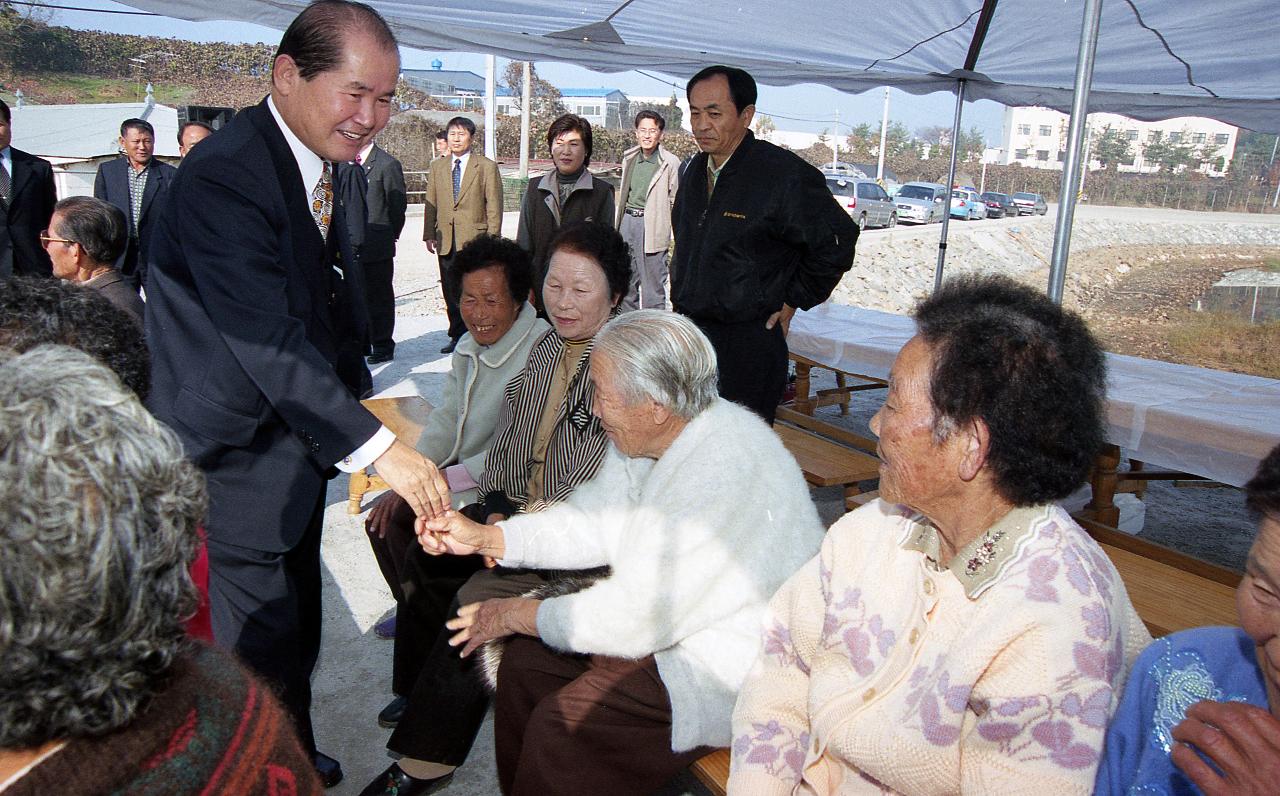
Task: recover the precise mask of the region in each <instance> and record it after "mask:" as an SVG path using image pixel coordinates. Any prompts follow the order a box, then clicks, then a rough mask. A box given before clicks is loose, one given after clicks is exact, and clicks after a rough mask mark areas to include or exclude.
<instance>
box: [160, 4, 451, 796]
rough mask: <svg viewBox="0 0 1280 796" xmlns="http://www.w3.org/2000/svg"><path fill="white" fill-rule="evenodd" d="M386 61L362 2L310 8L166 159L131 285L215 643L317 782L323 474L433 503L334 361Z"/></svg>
mask: <svg viewBox="0 0 1280 796" xmlns="http://www.w3.org/2000/svg"><path fill="white" fill-rule="evenodd" d="M399 68H400V59H399V54H398V50H397V45H396V41H395V37H394V36H393V35H392V33H391V30H390V29H389V28H388V27H387V24H386V22H385V21H384V20H383V19H382V17H381V16H380V15H378V13H377V12H376V11H374V10H373V9H372V8H370V7H368V6H366V5H363V4H359V3H352V2H348V1H347V0H321V2H317V3H313V4H311V5H310V6H308V7H307V8H306V9H305V10H304V11H303V12H302V13H301V14H300V15H299V16H298V17H297V18H296V19H295V20H294V21H293V23H292V24H291V25H290V26H289V29H288V30H287V31H286V32H285V34H284V37H283V39H282V40H281V42H280V48H279V50H278V51H277V54H276V57H275V60H274V62H273V67H272V73H271V94H270V96H269V97H268V98H267V99H266V100H264V101H263V102H262V103H261V104H259V105H257V106H254V107H251V108H247V109H245V110H244V111H242V112H241V113H240V114H239V115H238V116H237V117H236V118H235V119H234V120H233V121H232V122H231V123H230V124H229V125H227V126H226V127H224V128H223V129H222V130H220V131H219V132H218V134H217V135H215V136H212V137H210V138H209V139H208V140H206V141H203V142H201V144H200V146H198V147H196V148H195V149H194V150H193V151H192V152H190V153H189V154H188V156H187V158H186V160H184V161H183V165H182V168H181V169H180V170H179V171H178V174H177V177H176V178H175V179H174V185H173V191H172V193H171V194H170V201H169V203H168V204H167V205H166V206H165V207H164V209H163V212H162V213H161V215H160V220H159V224H158V226H157V229H156V232H155V240H154V244H153V246H154V249H153V254H152V257H151V272H150V273H149V275H148V284H147V293H148V301H147V310H146V331H147V343H148V345H149V346H150V348H151V354H152V359H153V386H152V391H151V397H150V400H149V401H148V404H149V406H150V408H151V410H152V411H153V412H154V413H155V415H156V416H157V417H158V418H160V419H161V420H162V421H164V422H165V423H166V424H168V425H169V426H170V427H171V428H172V429H173V430H174V431H175V432H176V433H177V434H178V436H179V438H181V440H182V442H183V445H184V446H185V448H186V452H187V454H188V455H189V456H190V457H191V460H192V461H193V462H194V463H195V464H196V465H197V466H198V467H200V468H201V469H202V470H204V472H205V474H206V476H207V478H208V488H209V511H208V519H207V523H206V530H207V532H208V548H209V602H210V609H211V615H212V621H213V633H214V638H215V640H216V641H217V643H218V644H219V645H221V646H224V647H227V648H230V649H233V650H234V651H235V652H236V653H237V654H238V655H239V656H240V658H241V659H242V660H244V661H245V662H246V663H247V664H248V665H249V666H250V667H251V668H252V669H253V670H254V671H256V672H257V673H258V674H260V675H262V676H263V677H264V678H265V679H267V680H268V681H270V682H272V683H273V684H274V685H275V686H276V687H277V688H278V689H279V690H280V693H281V696H282V698H283V702H284V704H285V706H286V707H287V708H288V709H289V711H290V713H291V714H292V716H293V719H294V722H295V724H296V726H297V729H298V734H299V737H300V738H301V739H302V742H303V744H304V746H305V747H306V748H307V749H308V751H310V752H311V753H312V754H313V759H314V760H315V763H316V769H317V771H318V772H319V773H320V775H321V778H322V779H323V780H324V781H325V783H326V784H328V785H332V784H336V783H337V782H338V781H339V780H340V779H341V778H342V772H341V768H340V767H339V766H338V764H337V762H336V761H335V760H333V759H332V758H329V757H327V756H325V755H322V754H320V753H319V752H318V751H316V748H315V736H314V734H313V732H312V727H311V719H310V707H311V685H310V677H311V672H312V670H313V669H314V667H315V663H316V658H317V656H318V654H319V650H320V622H321V604H320V532H321V527H322V524H323V519H324V497H325V486H326V481H327V479H328V478H330V477H331V476H332V475H333V474H335V471H334V468H335V467H336V468H337V469H338V470H342V471H344V472H353V471H355V470H357V469H361V468H364V467H365V466H367V465H369V464H373V465H374V466H375V467H376V468H377V470H378V472H379V474H380V475H382V477H383V478H384V479H385V480H386V481H387V483H388V484H390V485H391V488H392V489H394V490H395V491H396V492H398V493H399V494H400V495H401V496H402V497H404V498H405V499H406V500H407V501H408V502H409V504H410V505H411V506H412V507H413V509H414V511H415V513H416V514H418V515H420V516H435V515H437V514H439V513H441V512H443V511H444V510H445V509H446V508H448V506H449V490H448V485H447V484H446V482H445V480H444V478H443V476H442V475H441V474H440V472H439V471H438V470H437V469H436V468H435V466H434V465H433V464H432V463H431V462H430V461H428V460H426V459H424V458H423V456H422V455H421V454H419V453H418V452H417V451H415V450H414V449H413V448H412V447H410V446H409V445H407V444H405V443H404V442H401V441H399V440H396V439H395V436H394V435H393V434H392V433H391V431H390V430H389V429H387V428H386V427H385V426H382V425H381V424H380V423H379V422H378V420H377V419H376V418H375V417H374V416H373V415H372V414H370V413H369V412H368V411H367V410H366V409H365V408H364V407H362V406H361V405H360V403H359V401H357V400H356V399H355V398H354V397H353V395H352V392H351V390H352V389H353V388H356V387H357V386H358V385H353V384H352V383H351V381H350V378H348V379H347V380H346V383H344V379H343V378H341V377H340V375H339V372H338V371H337V370H336V366H337V363H338V360H339V354H340V352H341V351H343V350H344V348H346V347H347V346H348V345H349V344H350V342H351V341H352V340H353V339H355V340H359V339H361V338H362V337H363V335H364V333H365V316H364V312H363V307H362V304H361V302H363V301H364V297H363V295H362V294H361V290H360V285H361V282H362V279H363V274H361V273H360V271H359V263H358V261H357V260H356V258H355V256H354V253H353V251H352V248H351V246H350V244H349V241H348V232H347V229H346V219H345V213H344V210H343V207H342V204H341V202H340V201H338V199H337V198H336V197H335V191H334V184H333V183H334V181H333V164H334V163H342V162H346V161H352V160H354V159H355V157H356V154H357V153H359V152H360V150H361V149H362V148H364V146H365V145H366V144H367V143H368V142H369V141H370V140H372V138H373V137H374V136H375V135H376V134H377V133H378V131H379V130H381V129H382V127H383V126H384V125H385V124H386V123H387V119H388V117H389V115H390V111H391V100H392V97H393V96H394V94H395V87H396V80H397V77H398V75H399Z"/></svg>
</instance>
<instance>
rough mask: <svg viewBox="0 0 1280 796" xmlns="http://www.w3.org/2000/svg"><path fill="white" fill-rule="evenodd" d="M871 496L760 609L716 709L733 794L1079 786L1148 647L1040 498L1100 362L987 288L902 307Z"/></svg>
mask: <svg viewBox="0 0 1280 796" xmlns="http://www.w3.org/2000/svg"><path fill="white" fill-rule="evenodd" d="M916 322H917V325H918V329H919V332H918V334H917V335H916V336H915V337H913V338H912V339H911V340H910V341H909V342H908V343H907V344H906V346H904V347H903V349H902V351H901V353H899V355H898V358H897V361H896V362H895V363H894V365H893V369H892V371H891V373H890V376H889V395H888V398H887V400H886V402H885V405H884V407H883V408H882V409H881V410H880V411H879V412H877V413H876V416H875V417H874V418H873V419H872V421H871V427H872V430H873V431H874V432H875V433H876V434H877V435H878V436H879V438H880V439H879V446H878V448H879V453H880V457H881V459H882V463H881V466H880V499H879V500H876V501H873V502H872V503H870V504H868V505H867V506H864V507H863V508H861V509H859V510H857V511H855V512H853V513H851V514H849V515H847V516H846V517H844V518H843V519H842V520H840V521H839V522H837V523H836V524H835V525H834V526H833V527H832V528H831V531H830V532H829V533H828V534H827V537H826V541H825V542H824V544H823V546H822V550H821V551H820V553H819V554H818V556H817V557H816V558H814V559H813V560H812V561H810V562H809V563H808V564H806V565H805V566H804V568H803V569H801V570H800V571H799V572H798V573H796V575H794V576H793V577H792V578H791V579H790V580H789V581H788V582H787V583H786V584H785V585H784V586H783V587H782V589H781V590H780V591H779V592H778V593H777V594H776V595H775V596H774V598H773V600H772V602H771V605H770V614H769V615H768V617H767V618H766V620H765V641H764V646H763V649H762V652H761V655H760V658H759V659H758V660H757V661H756V665H755V668H754V669H753V671H752V673H751V674H750V675H749V676H748V678H747V682H746V683H745V684H744V685H743V688H742V692H741V694H740V695H739V698H738V703H737V706H736V708H735V710H734V718H733V759H732V764H731V773H730V779H729V792H730V793H731V794H757V793H761V794H763V793H842V794H843V793H886V792H888V793H909V794H930V793H938V794H941V793H999V794H1010V793H1027V792H1036V793H1052V794H1069V793H1081V794H1085V793H1089V792H1090V790H1091V788H1092V787H1093V777H1094V772H1095V771H1096V769H1097V766H1098V760H1099V753H1100V750H1101V748H1102V741H1103V734H1104V732H1105V730H1106V726H1107V720H1108V719H1109V717H1110V716H1111V714H1112V712H1113V711H1114V709H1115V707H1116V703H1117V700H1118V699H1119V696H1120V692H1121V689H1122V688H1123V686H1124V679H1125V674H1126V672H1127V671H1128V668H1129V665H1130V663H1131V662H1132V660H1133V658H1134V656H1135V655H1136V654H1137V652H1138V651H1139V650H1141V649H1142V647H1143V646H1144V645H1145V644H1146V643H1147V641H1148V640H1149V638H1150V637H1149V636H1148V634H1147V631H1146V629H1145V628H1144V627H1143V625H1142V622H1141V621H1140V620H1139V619H1138V616H1137V614H1136V613H1135V611H1134V609H1133V606H1132V604H1131V603H1130V602H1129V598H1128V595H1127V594H1126V593H1125V589H1124V585H1123V583H1121V581H1120V578H1119V576H1118V575H1117V574H1116V571H1115V568H1114V567H1113V566H1112V565H1111V563H1110V561H1109V560H1108V559H1107V557H1106V555H1105V554H1104V553H1103V552H1102V550H1101V549H1100V548H1099V547H1098V545H1097V544H1096V543H1094V542H1093V541H1092V539H1091V538H1090V537H1089V536H1088V535H1086V534H1085V533H1084V531H1082V530H1081V529H1080V527H1079V526H1077V525H1076V524H1075V523H1074V522H1073V521H1072V520H1071V518H1070V517H1069V516H1068V515H1067V513H1066V512H1065V511H1064V510H1063V509H1062V508H1061V507H1060V506H1057V505H1056V504H1055V503H1054V501H1057V500H1061V499H1062V498H1064V497H1066V496H1067V495H1068V494H1070V493H1071V492H1072V491H1073V490H1074V489H1075V488H1076V487H1077V486H1079V484H1080V483H1081V482H1082V481H1083V480H1084V478H1085V476H1086V474H1087V472H1088V470H1089V467H1090V464H1091V463H1092V461H1093V458H1094V455H1095V453H1096V452H1097V450H1098V448H1099V447H1100V445H1101V443H1102V441H1103V437H1102V429H1101V423H1102V400H1103V391H1104V384H1105V371H1104V364H1103V356H1102V352H1101V351H1100V350H1099V349H1098V347H1097V344H1096V343H1095V342H1094V341H1093V339H1092V338H1091V337H1090V335H1089V333H1088V331H1087V330H1086V329H1085V326H1084V324H1083V322H1082V321H1081V320H1080V319H1079V318H1078V317H1076V316H1074V315H1072V314H1070V313H1067V312H1064V311H1063V310H1062V309H1061V308H1059V307H1057V306H1055V305H1053V304H1052V303H1051V302H1050V301H1049V300H1048V299H1047V298H1045V297H1044V296H1043V295H1041V294H1039V293H1037V292H1036V291H1034V290H1031V289H1029V288H1025V287H1022V286H1019V285H1016V284H1014V283H1013V282H1011V281H1009V280H1007V279H1004V278H992V277H971V278H964V279H960V280H955V281H953V282H951V283H950V284H949V285H947V286H946V287H945V288H944V289H943V290H941V291H939V292H938V293H937V294H935V295H934V296H933V297H932V298H930V299H928V300H927V301H925V302H924V303H923V304H922V305H921V306H920V307H919V308H918V309H917V311H916Z"/></svg>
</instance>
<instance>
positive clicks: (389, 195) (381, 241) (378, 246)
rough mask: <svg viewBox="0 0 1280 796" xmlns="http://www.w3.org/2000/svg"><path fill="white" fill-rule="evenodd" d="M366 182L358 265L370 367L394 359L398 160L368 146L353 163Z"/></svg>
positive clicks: (400, 201) (402, 202)
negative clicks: (363, 282) (361, 273)
mask: <svg viewBox="0 0 1280 796" xmlns="http://www.w3.org/2000/svg"><path fill="white" fill-rule="evenodd" d="M356 162H357V163H359V164H360V166H361V167H362V168H363V169H364V173H365V177H366V178H367V181H368V192H367V194H366V196H365V207H366V209H367V211H368V212H367V214H366V217H365V236H364V245H363V246H362V247H361V249H360V263H361V264H362V265H363V266H364V276H365V280H366V285H367V289H368V296H369V340H370V343H371V344H372V351H371V352H370V355H369V364H370V365H376V364H378V363H380V362H389V361H391V360H392V359H393V358H394V357H395V350H396V342H395V340H393V339H392V334H393V333H394V332H395V328H396V293H395V289H394V288H393V287H392V286H391V278H392V275H393V273H394V268H393V264H394V260H395V256H396V240H397V239H398V238H399V237H400V230H402V229H404V212H405V208H406V206H407V204H408V198H407V193H406V192H407V190H408V189H407V188H406V186H405V183H404V169H403V168H402V167H401V166H400V161H398V160H396V159H395V158H393V157H391V155H389V154H387V151H386V150H385V149H383V148H382V147H380V146H377V145H376V144H369V145H368V146H367V147H365V149H364V151H363V152H361V153H360V157H359V159H358V160H357V161H356Z"/></svg>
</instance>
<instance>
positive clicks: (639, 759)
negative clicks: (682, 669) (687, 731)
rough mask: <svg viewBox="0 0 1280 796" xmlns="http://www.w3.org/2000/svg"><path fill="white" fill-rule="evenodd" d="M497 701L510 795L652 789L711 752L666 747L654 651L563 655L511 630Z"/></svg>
mask: <svg viewBox="0 0 1280 796" xmlns="http://www.w3.org/2000/svg"><path fill="white" fill-rule="evenodd" d="M494 703H495V707H494V744H495V746H496V751H497V758H498V782H499V784H500V785H501V786H502V792H503V793H505V794H508V796H550V795H551V794H588V793H591V794H609V796H624V795H625V794H638V795H639V794H650V793H652V792H653V791H655V790H657V789H658V788H660V787H662V786H663V785H664V784H666V783H667V781H668V780H670V779H671V778H672V777H674V776H675V775H676V774H678V773H679V772H680V771H681V770H683V769H684V768H687V767H688V766H689V765H690V764H691V763H693V762H694V761H695V760H697V759H698V758H699V757H702V756H703V755H705V754H706V753H707V752H709V751H710V749H708V748H705V747H702V748H698V749H693V750H691V751H688V752H681V753H676V752H673V751H671V700H670V698H669V697H668V695H667V688H666V686H664V685H663V684H662V680H661V678H660V677H659V676H658V667H657V664H655V663H654V660H653V656H652V655H650V656H647V657H645V658H642V659H640V660H635V661H633V660H626V659H623V658H611V657H608V656H605V655H567V654H563V653H559V652H556V651H554V650H552V649H551V648H549V647H547V646H546V645H544V644H543V643H542V642H541V641H539V640H537V639H534V638H529V637H527V636H516V637H513V638H510V639H508V641H507V646H506V651H505V652H504V653H503V656H502V666H501V667H500V668H499V669H498V694H497V696H496V697H495V699H494Z"/></svg>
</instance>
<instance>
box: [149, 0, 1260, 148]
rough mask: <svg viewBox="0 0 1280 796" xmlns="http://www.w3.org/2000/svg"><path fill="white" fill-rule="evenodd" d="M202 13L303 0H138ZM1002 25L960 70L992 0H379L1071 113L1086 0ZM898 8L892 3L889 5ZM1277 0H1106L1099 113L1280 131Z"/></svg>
mask: <svg viewBox="0 0 1280 796" xmlns="http://www.w3.org/2000/svg"><path fill="white" fill-rule="evenodd" d="M125 2H126V3H127V4H128V5H131V6H134V7H136V8H141V9H145V10H149V11H155V12H157V13H160V14H165V15H168V16H175V17H179V18H183V19H191V20H208V19H232V20H239V21H246V22H256V23H258V24H261V25H266V26H269V27H274V28H278V29H283V28H284V27H286V26H287V25H288V24H289V22H290V21H291V20H292V19H293V17H294V16H296V15H297V13H298V12H300V11H301V10H302V9H303V8H304V7H305V6H306V4H307V3H306V2H305V0H223V2H220V3H209V2H207V0H125ZM986 4H987V5H988V6H994V13H993V14H992V17H991V24H990V27H989V29H988V31H987V33H986V36H985V39H984V41H983V43H982V47H981V51H980V54H979V57H978V58H977V61H976V62H975V63H974V64H973V67H972V69H973V71H972V72H963V71H962V69H963V67H964V65H965V58H966V55H967V54H968V52H969V49H970V45H971V42H972V40H973V38H974V33H975V30H976V28H977V25H978V19H979V15H980V12H981V11H982V9H983V6H984V3H983V0H895V2H893V3H892V4H891V5H890V6H888V7H886V6H885V5H884V3H883V2H870V1H869V0H806V2H804V3H799V2H793V3H791V4H790V6H791V7H790V8H782V9H780V8H779V6H778V4H777V3H776V2H769V3H766V2H760V1H759V0H756V1H755V2H752V1H751V0H700V2H697V3H688V2H684V1H683V0H642V1H641V2H635V0H615V2H608V3H602V2H593V1H592V0H555V2H551V1H550V0H519V2H509V3H496V2H494V0H450V2H447V3H445V2H405V1H404V0H400V1H398V2H394V1H392V0H370V5H372V6H373V7H375V8H377V9H378V10H379V11H380V12H381V13H382V14H383V15H384V16H385V17H386V18H387V20H388V21H389V22H390V23H391V25H392V27H393V28H394V30H395V32H396V35H397V36H398V37H399V39H400V41H401V43H402V44H404V45H406V46H409V47H414V48H420V49H425V50H459V51H465V52H487V53H494V54H496V55H501V56H504V57H508V58H514V59H521V60H536V61H541V60H547V61H565V62H569V63H575V64H579V65H581V66H585V67H588V68H590V69H595V70H598V71H605V72H620V71H626V70H629V69H652V70H657V71H660V72H665V73H667V74H670V75H674V76H677V77H682V78H687V77H689V76H691V75H692V74H693V73H694V72H696V71H697V70H698V69H700V68H702V67H703V66H706V65H708V64H713V63H727V64H731V65H734V66H740V67H742V68H744V69H746V70H747V71H749V72H751V74H752V75H753V76H754V77H755V78H756V79H757V80H758V81H760V82H762V83H768V84H773V85H792V84H796V83H819V84H823V85H827V86H831V87H832V88H835V89H838V90H840V91H846V92H850V93H858V92H862V91H867V90H870V89H873V88H877V87H880V86H893V87H895V88H898V89H901V90H903V91H907V92H910V93H913V94H925V93H929V92H933V91H952V90H954V88H955V85H956V81H957V79H959V78H960V77H965V78H968V83H967V86H966V96H967V98H972V99H991V100H995V101H997V102H1001V103H1004V104H1006V105H1041V106H1047V107H1051V108H1056V109H1058V110H1060V111H1064V112H1069V111H1070V105H1071V95H1072V83H1073V76H1074V71H1075V65H1076V56H1077V46H1078V44H1079V31H1080V27H1081V24H1082V10H1081V5H1080V4H1079V3H1075V2H1062V1H1061V0H1060V1H1059V2H1050V0H1004V2H1000V3H997V2H996V0H986ZM887 9H891V10H892V13H886V10H887ZM1277 22H1280V12H1278V11H1277V10H1276V5H1275V3H1274V0H1218V1H1217V2H1215V3H1212V4H1208V5H1206V4H1204V3H1193V2H1189V1H1188V0H1107V1H1106V3H1105V4H1104V6H1103V9H1102V24H1101V32H1100V35H1099V39H1098V50H1097V59H1096V62H1095V66H1094V72H1093V90H1092V92H1091V94H1090V97H1089V110H1090V111H1112V112H1116V113H1123V114H1125V115H1127V116H1132V117H1134V118H1138V119H1145V120H1156V119H1164V118H1169V117H1173V116H1208V117H1212V118H1216V119H1221V120H1222V121H1225V122H1228V123H1231V124H1235V125H1239V126H1242V127H1248V128H1250V129H1254V130H1259V131H1265V132H1275V133H1280V49H1278V48H1276V47H1275V44H1274V35H1275V31H1276V29H1277Z"/></svg>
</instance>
